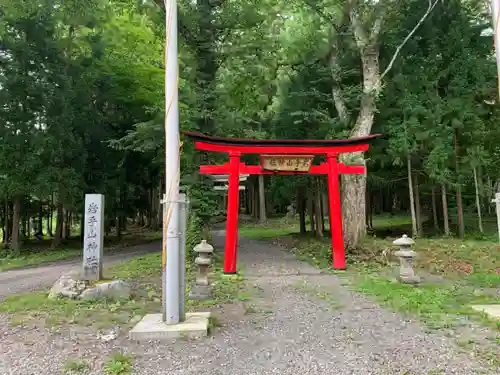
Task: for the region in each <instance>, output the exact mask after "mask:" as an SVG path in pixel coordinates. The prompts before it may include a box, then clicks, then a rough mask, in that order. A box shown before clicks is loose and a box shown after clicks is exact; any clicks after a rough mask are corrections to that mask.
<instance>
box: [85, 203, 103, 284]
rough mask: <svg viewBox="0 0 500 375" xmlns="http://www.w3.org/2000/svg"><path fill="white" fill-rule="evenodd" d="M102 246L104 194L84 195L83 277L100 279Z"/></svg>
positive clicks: (89, 279)
mask: <svg viewBox="0 0 500 375" xmlns="http://www.w3.org/2000/svg"><path fill="white" fill-rule="evenodd" d="M103 247H104V195H102V194H86V195H85V227H84V231H83V278H84V279H85V280H88V281H95V280H100V279H102V251H103Z"/></svg>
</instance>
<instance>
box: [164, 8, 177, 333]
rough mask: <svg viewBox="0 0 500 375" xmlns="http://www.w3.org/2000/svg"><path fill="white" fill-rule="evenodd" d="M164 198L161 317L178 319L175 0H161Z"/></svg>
mask: <svg viewBox="0 0 500 375" xmlns="http://www.w3.org/2000/svg"><path fill="white" fill-rule="evenodd" d="M165 36H166V41H165V43H166V45H165V149H166V150H165V202H164V209H163V249H162V271H163V321H164V322H165V323H166V324H178V323H179V320H180V316H179V315H180V314H179V307H180V297H181V296H180V294H181V293H180V290H179V289H180V285H181V283H180V265H181V262H180V233H179V218H180V217H179V180H180V149H179V145H180V140H179V95H178V94H179V89H178V83H179V64H178V52H177V1H176V0H165Z"/></svg>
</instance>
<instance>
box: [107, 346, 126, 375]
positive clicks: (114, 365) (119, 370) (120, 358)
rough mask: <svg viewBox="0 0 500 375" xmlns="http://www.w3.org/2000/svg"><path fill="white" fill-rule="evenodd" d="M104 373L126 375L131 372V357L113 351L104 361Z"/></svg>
mask: <svg viewBox="0 0 500 375" xmlns="http://www.w3.org/2000/svg"><path fill="white" fill-rule="evenodd" d="M104 373H105V374H107V375H128V374H131V373H132V357H131V356H129V355H125V354H122V353H118V352H115V353H113V354H112V355H111V357H110V358H109V359H108V360H107V361H106V363H104Z"/></svg>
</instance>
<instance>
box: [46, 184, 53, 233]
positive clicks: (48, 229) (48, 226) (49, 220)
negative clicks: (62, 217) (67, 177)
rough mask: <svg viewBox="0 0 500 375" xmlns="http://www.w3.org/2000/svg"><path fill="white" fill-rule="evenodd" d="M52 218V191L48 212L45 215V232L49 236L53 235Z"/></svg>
mask: <svg viewBox="0 0 500 375" xmlns="http://www.w3.org/2000/svg"><path fill="white" fill-rule="evenodd" d="M53 220H54V193H52V194H50V204H49V212H48V216H47V234H48V235H49V236H50V237H53V236H54V233H53V231H52V222H53Z"/></svg>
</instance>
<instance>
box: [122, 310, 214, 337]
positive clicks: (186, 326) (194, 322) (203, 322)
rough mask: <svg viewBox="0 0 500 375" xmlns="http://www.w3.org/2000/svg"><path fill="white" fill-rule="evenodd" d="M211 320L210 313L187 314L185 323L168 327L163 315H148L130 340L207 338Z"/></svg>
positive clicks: (132, 332)
mask: <svg viewBox="0 0 500 375" xmlns="http://www.w3.org/2000/svg"><path fill="white" fill-rule="evenodd" d="M209 318H210V313H209V312H197V313H187V314H186V320H185V321H183V322H181V323H179V324H174V325H167V324H165V322H163V320H162V314H148V315H146V316H145V317H144V318H142V320H141V321H140V322H139V323H137V325H136V326H135V327H134V328H133V329H132V330H131V331H130V332H129V338H130V339H131V340H137V341H152V340H160V341H161V340H174V339H180V338H190V339H194V338H201V337H206V336H207V335H208V326H209Z"/></svg>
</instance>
